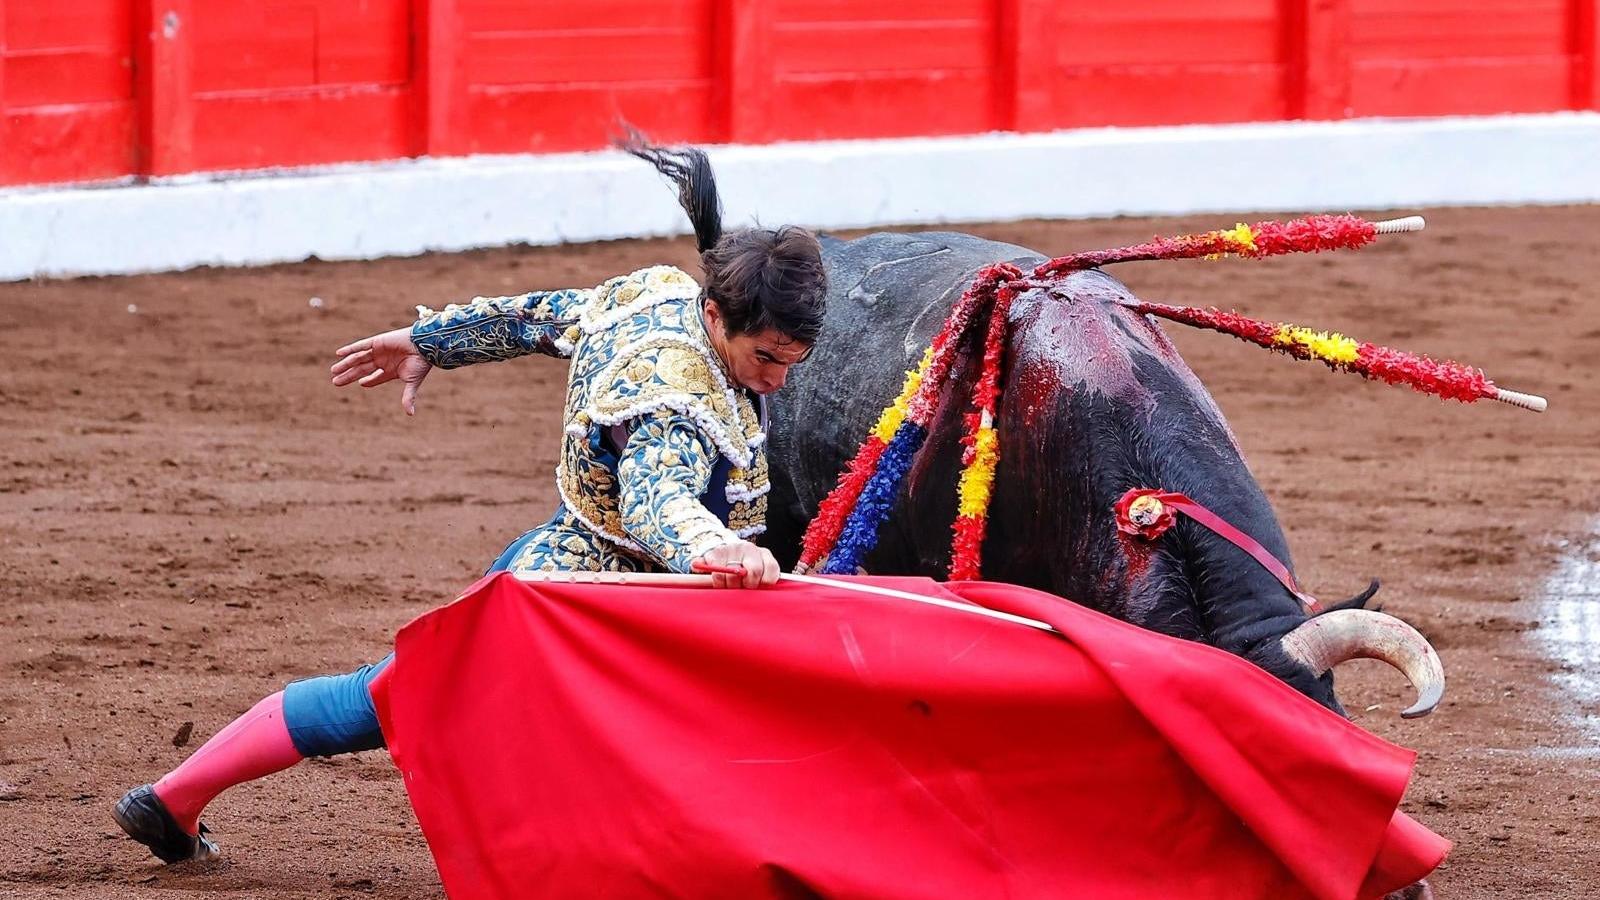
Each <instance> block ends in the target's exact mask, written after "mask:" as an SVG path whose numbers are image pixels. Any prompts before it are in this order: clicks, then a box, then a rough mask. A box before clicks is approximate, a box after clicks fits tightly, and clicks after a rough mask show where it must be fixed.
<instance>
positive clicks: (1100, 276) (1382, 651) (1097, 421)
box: [766, 233, 1440, 714]
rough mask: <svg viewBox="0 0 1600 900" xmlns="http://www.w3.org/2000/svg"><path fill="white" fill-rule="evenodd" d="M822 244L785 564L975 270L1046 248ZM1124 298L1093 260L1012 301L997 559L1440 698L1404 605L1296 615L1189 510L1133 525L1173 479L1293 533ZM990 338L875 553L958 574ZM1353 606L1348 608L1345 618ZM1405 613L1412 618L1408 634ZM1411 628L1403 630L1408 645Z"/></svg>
mask: <svg viewBox="0 0 1600 900" xmlns="http://www.w3.org/2000/svg"><path fill="white" fill-rule="evenodd" d="M823 257H824V261H825V263H826V265H827V269H828V276H829V281H830V289H829V297H828V304H829V305H828V312H827V321H826V324H825V327H824V330H823V335H822V337H821V339H820V340H819V341H818V344H817V347H816V350H815V352H814V354H813V356H812V358H811V359H810V360H809V361H808V362H806V363H805V364H804V365H801V366H798V367H796V368H795V369H794V370H793V372H792V374H791V376H790V382H789V384H788V385H787V386H786V387H785V388H784V389H783V390H782V391H781V392H780V393H779V394H778V395H777V397H776V398H775V401H774V403H773V421H772V431H771V460H772V470H773V490H772V496H771V501H770V509H769V539H768V540H767V541H766V543H767V544H768V546H770V547H772V548H773V550H774V551H775V552H776V553H777V554H778V555H779V561H780V562H781V563H782V564H783V565H784V566H785V567H786V568H788V567H791V566H792V565H793V564H794V562H795V557H796V556H797V554H798V547H799V543H800V537H801V534H802V533H803V532H804V529H805V526H806V523H808V522H809V521H810V520H811V519H812V517H813V516H814V515H815V514H816V511H817V506H818V504H819V503H820V502H821V500H822V499H823V497H825V496H826V495H827V493H828V491H829V489H831V488H832V486H833V485H834V483H835V481H836V479H837V477H838V475H839V473H840V471H841V470H842V469H843V468H844V466H845V463H846V462H847V461H848V460H849V458H850V457H851V455H852V454H853V453H854V452H855V449H856V447H857V446H858V445H859V444H860V443H861V441H862V439H863V438H864V437H865V436H866V435H867V433H868V430H869V429H870V428H871V427H872V425H873V423H874V421H875V420H876V418H877V416H878V414H879V413H880V411H881V410H882V408H883V407H884V406H885V405H886V404H887V403H888V402H889V401H890V400H891V399H893V397H894V396H895V394H896V393H898V391H899V389H900V385H901V383H902V381H903V379H904V377H905V372H906V371H907V370H908V369H911V368H913V367H914V366H915V365H916V363H917V361H918V360H919V359H920V357H921V355H922V352H923V350H924V348H926V347H927V346H928V344H929V343H930V341H931V340H932V338H933V336H934V334H935V333H936V332H937V331H938V330H939V328H940V326H941V325H942V324H943V322H944V319H945V316H946V315H947V314H948V312H949V310H950V308H951V305H952V304H953V303H954V301H955V299H956V298H957V297H959V296H960V294H961V292H962V291H963V290H964V289H965V288H966V286H967V285H969V284H971V283H972V279H973V276H974V274H975V273H976V271H977V270H978V269H979V268H981V267H983V266H984V265H987V264H989V263H993V262H997V261H1001V260H1008V261H1011V262H1014V263H1015V264H1016V265H1017V266H1019V267H1020V268H1022V269H1023V270H1025V271H1026V270H1027V269H1030V268H1032V267H1033V266H1035V265H1037V264H1038V263H1040V262H1042V261H1043V260H1044V257H1042V256H1040V255H1039V254H1036V253H1033V252H1032V251H1029V250H1025V249H1023V248H1021V247H1016V246H1013V245H1010V244H1002V243H996V242H993V241H987V240H982V239H979V238H975V237H972V236H969V235H963V234H952V233H925V234H874V235H870V236H867V237H863V238H860V239H857V240H853V241H839V240H831V239H828V240H825V241H824V247H823ZM1131 296H1132V295H1131V294H1130V293H1129V292H1128V289H1127V288H1126V287H1124V286H1123V285H1122V283H1121V282H1119V281H1117V280H1116V279H1114V278H1112V277H1111V276H1109V275H1107V274H1105V273H1103V272H1100V271H1097V270H1091V271H1085V272H1080V273H1076V274H1074V275H1072V276H1070V277H1069V278H1067V279H1065V280H1064V281H1062V282H1060V283H1059V284H1057V285H1056V286H1055V287H1052V288H1049V289H1044V288H1039V289H1034V290H1030V291H1028V292H1026V293H1023V294H1021V295H1020V296H1018V297H1017V299H1016V300H1015V302H1014V303H1013V304H1012V308H1011V311H1010V325H1011V331H1010V345H1009V349H1008V351H1007V353H1006V357H1005V369H1004V375H1003V382H1002V384H1003V389H1004V393H1003V395H1002V400H1001V405H1000V407H999V421H998V422H997V424H996V427H997V428H998V430H999V433H1000V447H1001V460H1000V464H999V467H998V469H997V472H996V479H995V487H994V495H993V502H992V505H991V508H990V521H989V533H988V538H987V540H986V541H985V543H984V548H983V574H984V577H985V578H987V579H990V580H996V581H1007V582H1012V583H1015V584H1021V585H1026V586H1030V587H1035V588H1039V589H1042V590H1045V591H1049V592H1050V593H1053V594H1057V595H1059V596H1062V597H1066V598H1070V599H1072V600H1074V601H1076V602H1078V603H1081V604H1084V605H1086V606H1089V607H1091V608H1094V609H1097V610H1100V611H1101V612H1105V613H1108V614H1110V615H1112V616H1115V617H1117V618H1120V619H1124V620H1126V621H1129V622H1132V623H1134V624H1136V625H1140V626H1142V627H1144V628H1148V629H1151V630H1153V631H1158V632H1161V633H1163V634H1168V635H1172V636H1174V637H1180V638H1186V639H1189V640H1196V641H1203V642H1206V643H1209V644H1212V645H1214V646H1216V647H1219V648H1221V649H1223V650H1227V651H1229V652H1232V653H1234V654H1237V655H1239V656H1242V657H1244V658H1246V659H1248V660H1251V661H1252V662H1254V663H1256V664H1257V665H1260V666H1261V667H1263V668H1264V669H1266V670H1268V671H1270V672H1272V673H1273V674H1275V675H1277V676H1278V677H1279V678H1281V679H1283V680H1284V681H1286V682H1288V683H1289V684H1291V685H1292V686H1294V687H1295V688H1297V689H1298V690H1300V691H1301V692H1302V693H1305V694H1307V695H1308V696H1310V697H1311V698H1313V699H1315V700H1317V701H1318V702H1320V703H1322V704H1324V705H1326V706H1328V707H1330V708H1332V709H1335V710H1338V709H1340V707H1339V704H1338V701H1337V700H1336V699H1335V698H1334V694H1333V682H1332V676H1331V674H1330V672H1329V670H1330V669H1331V667H1332V665H1333V664H1335V663H1337V662H1339V661H1342V659H1348V658H1351V657H1353V656H1376V657H1377V658H1382V659H1386V660H1387V661H1389V662H1391V664H1394V665H1396V666H1397V667H1399V668H1401V669H1402V670H1404V671H1405V672H1406V674H1407V675H1408V676H1409V677H1411V679H1412V681H1413V683H1415V684H1416V685H1417V687H1418V688H1419V690H1420V691H1421V692H1422V693H1423V694H1424V701H1427V702H1425V703H1424V702H1419V704H1418V706H1417V707H1414V708H1413V710H1412V711H1410V712H1412V713H1415V714H1420V713H1421V712H1425V711H1426V709H1422V708H1421V707H1423V706H1424V705H1426V706H1427V707H1429V708H1431V705H1432V703H1433V702H1436V701H1437V693H1438V689H1439V687H1440V685H1435V684H1433V683H1432V682H1433V681H1437V679H1436V678H1433V675H1432V672H1433V670H1436V669H1437V657H1434V656H1433V654H1432V651H1431V650H1426V651H1424V650H1422V649H1421V648H1420V647H1416V646H1414V645H1415V644H1417V643H1419V642H1420V643H1421V644H1422V645H1423V646H1425V642H1422V641H1421V639H1420V636H1416V638H1415V640H1412V636H1414V635H1415V632H1410V630H1409V628H1406V627H1405V626H1404V625H1403V623H1398V620H1394V619H1392V618H1391V617H1388V616H1382V614H1379V613H1375V612H1372V611H1368V610H1361V609H1359V606H1360V605H1361V603H1362V602H1364V600H1365V599H1366V597H1367V596H1370V591H1369V593H1368V594H1367V595H1363V596H1362V597H1359V598H1356V600H1354V601H1352V602H1350V603H1349V604H1346V605H1347V606H1350V607H1356V608H1355V609H1351V610H1349V611H1348V613H1346V612H1340V613H1338V614H1336V615H1329V616H1323V617H1318V618H1317V619H1315V620H1312V624H1311V625H1310V626H1308V627H1306V628H1299V626H1302V625H1304V624H1306V623H1307V622H1308V619H1307V616H1306V613H1305V612H1304V611H1303V609H1302V608H1301V606H1300V604H1299V601H1298V600H1297V599H1296V598H1295V597H1294V596H1293V595H1292V594H1290V593H1289V591H1288V590H1287V589H1285V588H1284V586H1283V585H1282V584H1280V583H1279V582H1278V581H1277V579H1276V578H1275V577H1274V576H1273V575H1272V574H1271V573H1269V572H1268V571H1267V570H1266V569H1264V568H1263V567H1262V566H1260V565H1259V564H1257V563H1256V562H1255V561H1254V560H1252V559H1251V558H1250V557H1249V556H1247V555H1246V554H1245V553H1244V552H1243V551H1242V550H1240V549H1238V548H1237V547H1235V546H1234V545H1233V544H1231V543H1229V542H1228V541H1226V540H1224V539H1222V538H1221V537H1218V536H1217V535H1215V534H1213V533H1212V532H1210V531H1209V530H1207V529H1206V528H1204V527H1203V526H1200V525H1199V524H1197V523H1194V522H1192V521H1187V520H1184V519H1180V521H1179V523H1178V524H1177V525H1176V526H1175V527H1174V528H1173V529H1172V530H1170V531H1168V532H1167V533H1166V534H1164V535H1162V536H1161V537H1160V538H1158V539H1157V540H1156V541H1154V542H1152V543H1146V542H1144V541H1143V540H1142V539H1134V538H1128V537H1125V536H1123V535H1121V534H1119V533H1118V531H1117V529H1116V525H1115V521H1114V515H1113V506H1114V504H1115V503H1116V501H1117V499H1118V498H1119V497H1120V496H1121V495H1122V494H1123V492H1125V491H1127V490H1128V489H1130V488H1158V489H1162V490H1169V491H1180V492H1182V493H1185V494H1187V495H1189V496H1190V497H1192V498H1194V499H1195V500H1197V501H1198V502H1200V503H1201V504H1203V505H1205V506H1207V507H1209V508H1210V509H1211V510H1212V511H1214V512H1215V513H1217V514H1218V515H1220V516H1221V517H1222V518H1224V519H1226V520H1227V521H1228V522H1230V523H1232V524H1233V525H1234V526H1235V527H1237V528H1239V529H1241V530H1243V531H1244V532H1246V533H1247V534H1249V535H1251V536H1253V537H1254V538H1255V539H1256V540H1257V541H1259V542H1260V543H1261V544H1262V545H1263V546H1265V547H1266V548H1267V550H1269V551H1270V552H1271V553H1272V554H1273V555H1275V556H1277V558H1278V559H1280V560H1282V561H1283V562H1284V563H1285V564H1289V563H1290V557H1289V548H1288V544H1287V542H1286V541H1285V539H1284V535H1283V530H1282V529H1281V528H1280V527H1279V525H1278V521H1277V517H1276V516H1275V515H1274V514H1273V511H1272V507H1271V505H1270V504H1269V503H1268V501H1267V498H1266V496H1265V495H1264V494H1263V493H1262V490H1261V487H1260V485H1258V484H1257V483H1256V480H1255V478H1254V477H1253V476H1252V475H1251V473H1250V471H1249V469H1248V468H1247V467H1246V465H1245V463H1244V460H1243V458H1242V456H1241V454H1240V451H1239V447H1238V444H1237V443H1236V441H1235V439H1234V436H1233V434H1232V432H1231V431H1230V430H1229V428H1228V425H1227V422H1226V421H1225V420H1224V419H1223V417H1222V413H1221V411H1220V410H1219V409H1218V408H1217V405H1216V402H1215V401H1214V400H1213V399H1212V398H1211V395H1210V394H1209V393H1207V391H1206V390H1205V388H1204V387H1203V386H1202V385H1201V384H1200V381H1199V380H1198V379H1197V378H1196V377H1195V375H1194V373H1193V372H1192V371H1190V369H1189V367H1188V366H1187V365H1186V364H1185V363H1184V362H1183V360H1182V359H1181V358H1180V357H1179V356H1178V353H1177V351H1176V350H1175V349H1174V348H1173V346H1172V344H1171V342H1170V341H1169V340H1168V339H1167V337H1166V335H1165V334H1164V333H1163V332H1162V331H1161V329H1160V328H1159V327H1158V326H1157V325H1156V324H1155V323H1154V322H1153V321H1151V320H1149V319H1147V318H1145V317H1143V316H1141V315H1139V314H1137V313H1135V312H1133V311H1131V310H1129V309H1127V308H1126V307H1124V306H1121V305H1119V303H1118V301H1119V300H1121V299H1128V298H1130V297H1131ZM976 349H977V348H976V346H975V345H971V346H969V347H968V348H967V351H966V352H965V353H964V354H963V357H962V359H963V361H964V362H963V363H962V364H959V367H958V370H957V374H956V375H955V377H952V378H951V379H950V383H949V384H947V385H946V387H945V390H944V393H943V396H942V398H941V403H940V407H939V411H938V413H937V417H936V419H935V421H934V423H933V425H932V427H931V428H930V430H929V437H928V440H927V444H926V445H925V447H924V449H923V452H922V455H921V457H920V458H919V460H918V462H917V463H916V465H915V466H914V467H913V468H912V470H911V472H910V473H909V474H908V476H907V479H906V484H905V485H903V486H902V489H901V494H900V496H899V498H898V499H897V501H896V504H895V507H894V511H893V514H892V516H891V518H890V520H889V522H888V523H887V524H886V525H885V526H884V527H883V529H882V531H881V532H880V539H879V542H878V545H877V548H876V549H875V551H874V552H873V553H872V554H870V555H869V556H868V557H867V559H866V561H865V567H866V568H867V570H868V571H871V572H875V573H882V574H915V575H927V576H933V577H943V575H944V573H945V572H946V570H947V568H948V565H949V560H950V549H949V547H950V525H951V523H952V521H953V520H954V518H955V515H956V483H957V479H958V477H959V475H960V471H961V449H962V448H961V445H960V443H959V438H960V435H961V434H962V432H963V425H962V417H963V415H964V414H965V413H966V412H967V411H968V409H969V408H970V407H969V401H968V398H969V397H970V393H971V384H972V381H973V379H974V378H975V377H976V365H975V362H976V358H977V354H976V353H975V352H974V351H975V350H976ZM1347 615H1348V616H1353V617H1355V621H1346V620H1340V621H1337V622H1336V621H1334V620H1337V619H1340V617H1341V616H1347ZM1382 620H1386V621H1382ZM1297 628H1298V629H1299V630H1298V631H1297V630H1296V629H1297ZM1374 628H1376V629H1377V630H1378V631H1379V632H1382V633H1379V634H1374V633H1373V629H1374ZM1397 629H1398V630H1404V631H1407V632H1410V634H1408V635H1403V636H1401V637H1399V638H1396V636H1395V633H1396V631H1397ZM1291 632H1293V633H1294V636H1293V637H1287V638H1286V636H1289V635H1290V634H1291ZM1397 641H1398V642H1399V645H1405V646H1402V647H1401V649H1399V650H1396V649H1395V647H1396V646H1397V643H1396V642H1397ZM1407 647H1409V648H1410V649H1407ZM1422 657H1428V658H1431V659H1432V663H1431V665H1429V664H1428V661H1427V659H1424V658H1422ZM1430 698H1431V700H1430Z"/></svg>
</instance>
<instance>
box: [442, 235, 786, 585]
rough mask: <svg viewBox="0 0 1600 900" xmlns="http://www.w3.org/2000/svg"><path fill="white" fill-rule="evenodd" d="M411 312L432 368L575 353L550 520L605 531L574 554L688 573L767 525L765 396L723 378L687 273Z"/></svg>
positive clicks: (666, 269) (650, 274)
mask: <svg viewBox="0 0 1600 900" xmlns="http://www.w3.org/2000/svg"><path fill="white" fill-rule="evenodd" d="M417 312H418V315H419V318H418V321H417V323H416V324H415V325H413V326H412V329H411V338H412V341H413V342H414V343H415V344H416V345H417V349H418V350H419V351H421V353H422V355H423V357H424V358H425V359H427V360H428V362H430V363H432V364H433V365H435V366H438V367H440V368H446V369H449V368H455V367H457V366H463V365H468V364H471V363H478V362H490V361H495V360H502V359H511V358H513V357H517V356H523V355H526V354H529V353H544V354H547V355H551V356H563V357H570V358H571V360H572V363H571V366H570V368H569V370H568V377H567V398H566V405H565V408H564V412H563V426H564V434H563V438H562V444H561V461H560V463H559V464H558V465H557V467H556V486H557V489H558V490H559V491H560V494H561V502H562V506H563V510H562V511H560V512H558V514H557V520H560V519H562V518H563V517H570V518H572V519H575V520H576V522H575V523H570V522H569V523H568V524H569V525H572V526H574V527H578V528H581V529H582V530H583V531H586V532H589V533H591V534H593V535H594V536H596V537H597V538H599V539H600V540H601V541H602V542H603V544H604V546H595V547H594V548H593V553H592V554H590V555H592V556H595V557H596V559H590V560H583V559H579V560H575V561H574V563H575V564H578V565H583V566H584V567H585V568H611V567H612V566H611V565H597V564H596V563H598V562H600V558H608V559H609V558H612V557H616V556H618V555H619V553H618V551H620V556H622V557H632V558H633V559H634V560H635V561H637V562H639V563H641V564H642V565H641V566H640V567H641V568H656V567H665V568H668V569H671V570H673V571H679V572H685V571H688V569H689V563H690V562H691V561H692V560H694V559H696V558H698V557H699V556H701V555H702V554H704V553H705V552H706V551H707V550H710V549H711V548H713V547H716V546H720V545H722V544H726V543H731V542H733V541H735V540H738V539H740V538H747V537H752V536H754V535H757V534H760V533H761V532H762V531H764V530H765V528H766V525H765V522H766V506H767V498H766V494H767V492H768V490H769V484H768V481H767V460H766V448H765V442H766V432H765V415H764V409H763V407H762V405H761V401H760V399H759V398H754V397H752V395H751V394H750V393H749V392H747V391H744V390H740V389H736V388H735V387H734V386H733V385H732V384H731V383H730V381H729V379H728V374H727V372H725V371H724V369H723V367H722V363H721V362H720V361H719V360H718V358H717V355H716V353H715V352H714V351H713V350H712V349H711V344H710V342H709V339H708V337H707V335H706V330H705V323H704V321H703V319H702V318H701V314H700V286H699V285H698V284H697V283H696V282H695V280H694V279H693V278H691V277H690V276H689V275H687V274H685V273H684V272H682V271H680V270H678V269H675V268H672V267H670V266H654V267H651V268H648V269H641V270H639V271H637V272H634V273H632V274H631V275H624V276H619V277H617V278H613V279H611V280H609V281H607V282H605V283H603V284H601V285H599V286H598V287H596V288H593V289H591V290H561V291H548V292H535V293H530V294H523V295H520V296H515V297H493V298H486V297H480V298H477V299H475V300H473V301H472V302H471V303H468V304H461V305H456V304H452V305H450V306H446V307H445V308H444V309H443V310H442V311H439V312H434V311H432V310H429V309H427V308H426V307H418V308H417ZM555 521H556V520H552V523H554V522H555ZM569 530H570V529H569ZM535 539H537V538H535ZM568 543H569V544H574V545H577V544H582V543H584V542H582V541H568ZM578 552H579V554H580V555H582V551H581V549H580V550H579V551H578ZM630 568H632V566H630Z"/></svg>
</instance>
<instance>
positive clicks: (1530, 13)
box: [1350, 6, 1568, 59]
mask: <svg viewBox="0 0 1600 900" xmlns="http://www.w3.org/2000/svg"><path fill="white" fill-rule="evenodd" d="M1567 29H1568V12H1567V10H1566V9H1564V8H1561V7H1559V6H1552V7H1550V8H1538V9H1533V8H1530V9H1525V10H1519V11H1518V12H1517V13H1516V14H1514V15H1493V14H1485V13H1483V12H1481V11H1476V10H1457V11H1454V12H1451V13H1404V14H1402V13H1394V12H1389V13H1385V14H1384V15H1382V16H1355V17H1353V20H1352V23H1351V38H1350V40H1351V53H1352V55H1354V56H1355V58H1357V59H1444V58H1469V57H1489V56H1548V55H1551V54H1556V53H1564V52H1566V49H1567Z"/></svg>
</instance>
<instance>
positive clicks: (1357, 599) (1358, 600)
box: [1312, 578, 1383, 618]
mask: <svg viewBox="0 0 1600 900" xmlns="http://www.w3.org/2000/svg"><path fill="white" fill-rule="evenodd" d="M1378 587H1379V584H1378V579H1376V578H1374V579H1372V581H1371V583H1369V584H1368V585H1367V589H1366V590H1364V591H1362V592H1361V593H1359V594H1357V595H1355V596H1354V597H1351V598H1350V599H1349V600H1340V601H1339V602H1338V603H1335V604H1334V605H1332V606H1330V607H1328V608H1327V609H1324V610H1322V611H1320V612H1318V613H1317V615H1318V616H1321V615H1327V614H1328V613H1331V612H1333V611H1334V610H1336V609H1366V608H1367V601H1368V600H1371V599H1372V597H1373V595H1374V594H1376V593H1378ZM1373 609H1377V610H1381V609H1383V606H1382V605H1379V606H1374V607H1373ZM1312 618H1316V616H1313V617H1312Z"/></svg>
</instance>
